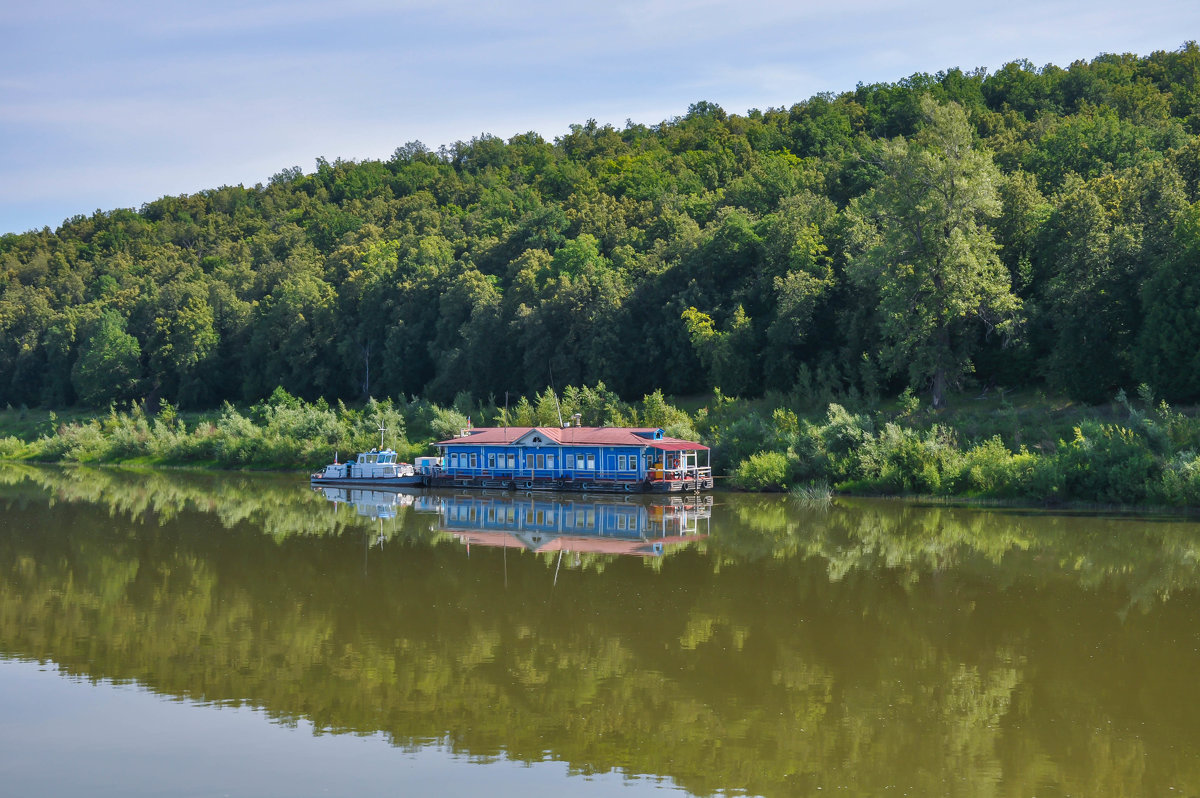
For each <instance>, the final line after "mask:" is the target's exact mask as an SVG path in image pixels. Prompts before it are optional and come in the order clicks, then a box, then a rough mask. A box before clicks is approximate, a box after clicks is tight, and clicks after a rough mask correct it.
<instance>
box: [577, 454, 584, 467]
mask: <svg viewBox="0 0 1200 798" xmlns="http://www.w3.org/2000/svg"><path fill="white" fill-rule="evenodd" d="M575 467H576V468H578V469H583V468H584V465H583V455H581V454H580V455H576V457H575Z"/></svg>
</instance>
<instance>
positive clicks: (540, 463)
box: [537, 454, 546, 468]
mask: <svg viewBox="0 0 1200 798" xmlns="http://www.w3.org/2000/svg"><path fill="white" fill-rule="evenodd" d="M537 467H538V468H545V467H546V455H544V454H539V455H538V456H537Z"/></svg>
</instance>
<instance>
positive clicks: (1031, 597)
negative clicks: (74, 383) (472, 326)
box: [0, 467, 1200, 796]
mask: <svg viewBox="0 0 1200 798" xmlns="http://www.w3.org/2000/svg"><path fill="white" fill-rule="evenodd" d="M0 483H2V484H3V485H4V487H3V488H0V512H2V513H3V518H4V519H5V526H4V532H3V534H0V656H2V657H7V658H19V659H32V660H42V661H45V660H51V661H54V662H56V663H58V664H59V665H60V667H62V668H63V669H65V670H66V671H68V672H69V673H74V674H78V675H80V676H83V677H86V678H88V679H111V680H116V681H135V682H137V683H138V684H141V685H144V686H146V687H147V688H149V689H151V690H154V691H156V692H158V693H160V694H162V695H165V696H169V697H186V698H190V699H194V700H197V701H208V702H212V703H214V704H217V705H228V704H249V705H252V706H255V707H259V708H261V709H262V710H263V711H264V712H265V713H267V714H268V715H269V716H270V717H272V718H275V719H277V720H279V721H280V722H284V723H295V722H297V721H300V720H306V721H310V722H311V723H312V724H313V725H314V726H315V727H316V728H317V729H321V730H325V731H332V732H354V733H360V734H370V733H375V732H379V733H382V734H384V735H385V736H386V737H387V738H388V739H389V740H390V741H391V742H392V743H394V744H395V745H399V746H403V747H406V748H421V747H424V746H430V745H438V746H442V747H444V748H445V749H446V750H450V751H453V752H455V753H459V754H463V755H467V756H469V757H471V758H473V759H487V758H489V757H500V756H502V757H507V758H510V759H514V760H517V761H539V760H544V759H557V760H561V761H564V762H567V763H568V764H569V765H570V767H571V768H572V771H573V772H576V773H584V774H586V773H594V772H607V771H612V770H616V771H620V772H625V773H635V774H651V775H658V776H663V777H666V778H669V779H672V780H673V781H675V782H676V783H678V784H681V785H683V786H684V787H686V788H687V789H688V790H690V791H692V792H694V793H696V794H711V793H713V792H715V791H720V790H746V791H749V792H752V793H758V794H764V795H771V796H784V795H797V794H808V793H812V792H815V791H816V790H817V788H822V789H823V790H835V789H839V790H841V791H842V792H843V793H848V794H852V795H879V794H887V793H892V792H894V793H897V794H901V793H904V792H908V793H909V794H920V795H992V794H1013V795H1033V794H1037V795H1052V794H1074V795H1134V796H1136V795H1168V794H1183V795H1188V794H1200V761H1198V758H1197V757H1195V756H1194V752H1195V751H1196V750H1197V749H1200V718H1198V716H1197V713H1195V711H1194V707H1195V706H1196V705H1197V703H1198V702H1200V680H1197V679H1196V673H1198V672H1200V632H1198V630H1197V624H1196V622H1195V619H1196V618H1197V617H1200V590H1198V588H1200V579H1198V573H1200V556H1198V555H1200V532H1198V529H1197V526H1196V524H1194V523H1191V522H1187V521H1182V520H1179V519H1158V520H1153V521H1144V520H1137V519H1122V518H1106V517H1091V516H1055V515H1041V514H1026V513H1020V514H1018V513H995V512H975V511H969V510H962V509H953V508H945V507H935V508H921V507H915V506H912V505H906V504H900V503H892V502H842V503H840V505H839V506H835V507H833V508H832V509H829V510H827V511H824V512H816V511H810V510H806V509H804V508H800V507H796V506H795V505H793V504H791V503H789V502H788V500H787V499H786V498H785V497H757V496H730V495H719V496H718V497H717V498H716V501H715V503H714V504H712V505H711V506H707V505H705V506H700V507H692V508H691V509H689V508H687V507H686V506H681V507H679V508H675V507H674V506H669V505H668V506H663V509H662V510H661V512H660V516H661V518H660V519H656V517H655V513H656V512H658V511H655V510H654V505H650V504H642V503H637V502H634V503H620V502H616V503H607V502H603V501H600V502H591V501H590V500H587V499H583V498H575V499H568V500H567V501H566V502H565V503H564V502H558V501H554V500H551V499H549V498H546V499H543V497H520V496H484V495H474V496H464V497H456V496H439V495H437V494H406V495H397V496H395V497H362V500H361V501H359V502H358V503H356V502H354V501H353V499H352V497H351V496H349V495H347V496H346V497H345V500H340V499H339V500H338V501H336V502H334V501H329V500H328V497H326V496H324V495H320V494H315V493H312V492H311V491H308V490H307V488H303V489H301V488H299V487H298V486H297V484H296V480H295V479H293V478H288V477H284V478H274V477H268V478H257V477H244V476H229V475H203V476H199V477H192V476H189V475H182V474H165V475H164V474H163V473H162V472H153V473H146V474H129V473H124V472H116V471H113V472H110V471H107V470H104V471H99V472H89V471H87V470H83V469H66V470H58V469H50V470H43V469H26V468H23V467H22V468H18V469H11V468H0ZM346 500H349V501H350V503H349V505H347V503H346ZM547 502H548V503H547ZM572 502H573V503H574V505H572ZM569 506H573V507H574V509H573V510H572V511H571V512H573V513H574V516H573V517H574V518H575V519H577V520H579V519H582V520H580V521H579V523H583V524H586V523H587V519H588V518H589V516H588V511H589V509H590V511H591V519H592V521H591V523H592V526H590V527H588V529H590V530H593V531H594V532H595V534H588V535H579V536H578V537H580V538H583V539H586V540H601V541H602V540H620V539H621V538H620V536H619V535H617V534H616V532H619V531H620V522H619V521H618V520H617V519H618V518H620V517H621V516H622V514H624V517H625V519H626V520H625V527H626V528H625V532H626V533H629V526H630V521H631V520H632V521H633V525H634V529H635V531H636V532H637V534H635V535H628V534H627V538H628V539H630V540H634V539H636V540H638V541H645V542H647V543H651V542H653V541H655V540H667V539H669V538H671V537H672V536H673V537H683V538H695V539H694V540H693V541H692V542H690V543H688V544H687V545H686V546H677V547H670V546H667V547H664V550H663V554H664V555H666V556H656V557H644V556H639V557H622V556H617V555H609V554H603V555H593V554H584V555H583V561H584V562H585V563H586V562H589V561H594V562H597V563H601V564H602V565H603V567H599V566H597V567H584V568H580V569H578V570H577V571H575V572H574V573H573V574H572V575H571V578H569V579H562V578H557V577H558V574H557V573H555V578H551V571H552V570H553V569H554V568H555V563H556V561H558V560H559V554H558V551H557V550H554V549H546V548H545V547H542V548H530V547H528V546H523V547H522V548H519V549H518V548H516V546H515V544H513V545H511V546H508V547H505V546H503V545H502V546H500V547H498V548H492V547H486V546H481V545H478V544H475V545H472V546H471V550H470V556H469V557H468V556H467V552H466V551H465V549H466V547H465V546H464V545H463V542H462V541H461V539H460V538H459V537H456V536H457V535H467V536H478V535H488V534H496V535H500V536H503V539H504V540H515V539H516V537H515V536H516V535H517V533H520V534H523V535H526V539H529V535H531V534H533V533H534V532H535V531H541V532H543V533H544V534H545V535H546V536H547V537H551V536H558V537H557V538H556V539H558V540H561V539H562V538H563V537H569V536H568V535H567V534H566V532H567V531H568V527H567V526H566V519H567V515H568V510H567V509H566V508H567V507H569ZM372 507H373V508H376V509H374V510H370V509H368V508H372ZM380 508H382V509H380ZM464 508H465V509H464ZM510 508H511V509H512V516H513V519H512V523H514V524H515V523H517V520H518V518H520V519H521V523H523V522H524V519H526V518H527V517H528V513H529V512H530V511H532V512H533V522H532V528H520V529H517V528H510V527H508V526H507V525H508V524H509V523H510V522H509V510H510ZM539 508H541V512H542V519H541V522H540V524H541V526H539V521H538V512H539ZM472 510H474V519H475V520H474V522H472V520H471V515H472ZM489 511H494V512H492V513H491V517H492V518H494V519H495V520H494V521H488V518H489ZM550 512H553V515H554V520H553V522H551V521H550V520H549V513H550ZM464 514H465V519H464V518H463V516H464ZM601 516H603V517H604V518H605V519H611V522H610V520H604V521H603V522H601V520H600V517H601ZM501 517H503V519H504V520H503V522H501V521H500V518H501ZM481 518H482V519H483V520H482V521H481V520H480V519H481ZM487 524H492V525H493V526H486V525H487ZM501 524H503V526H502V525H501ZM551 524H553V526H552V527H551V526H550V525H551ZM691 524H694V526H689V525H691ZM543 527H545V528H544V529H543ZM614 527H615V529H614ZM680 528H683V529H684V530H685V531H686V534H683V535H679V534H678V530H679V529H680ZM380 530H383V531H385V532H386V537H387V540H388V541H389V545H387V546H386V547H384V548H382V549H380V548H378V547H376V548H373V549H371V550H370V567H369V568H364V567H363V556H364V553H363V540H364V537H366V536H369V535H372V534H377V533H379V531H380ZM570 531H572V532H574V531H577V530H570ZM609 531H611V532H612V534H607V535H606V534H604V533H606V532H609ZM704 535H707V537H704ZM371 539H372V540H373V539H374V538H371ZM546 542H550V541H546ZM393 544H395V545H393ZM558 545H560V546H561V545H562V544H558ZM639 545H640V544H639ZM589 557H591V558H592V560H589V559H588V558H589ZM573 559H574V558H570V559H569V560H568V562H566V563H564V564H563V567H564V568H566V567H568V565H569V564H570V561H571V560H573ZM97 733H101V734H102V733H103V730H100V731H98V732H97ZM464 766H465V765H464Z"/></svg>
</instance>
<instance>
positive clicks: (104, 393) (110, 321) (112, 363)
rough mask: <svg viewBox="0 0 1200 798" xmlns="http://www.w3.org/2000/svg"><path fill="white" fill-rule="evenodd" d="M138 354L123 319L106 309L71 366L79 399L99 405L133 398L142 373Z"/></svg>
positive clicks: (139, 350) (139, 354) (134, 342)
mask: <svg viewBox="0 0 1200 798" xmlns="http://www.w3.org/2000/svg"><path fill="white" fill-rule="evenodd" d="M141 358H142V348H141V346H140V345H139V344H138V341H137V339H136V338H134V337H133V336H132V335H130V334H129V333H127V332H125V319H123V318H122V317H121V315H120V314H119V313H117V312H116V311H111V310H109V311H105V312H104V314H103V315H101V316H100V318H99V319H98V320H97V321H96V323H95V326H94V328H93V330H92V333H91V335H89V336H87V338H86V340H85V341H84V342H83V345H82V346H81V347H80V350H79V360H77V361H75V366H74V368H72V369H71V382H72V384H73V385H74V386H75V392H76V393H77V394H78V395H79V399H80V401H82V402H83V403H84V404H87V405H90V406H92V407H102V406H104V405H106V404H108V403H109V402H121V401H127V400H129V399H132V398H134V396H136V395H137V389H138V384H139V381H140V379H141V376H142V367H141Z"/></svg>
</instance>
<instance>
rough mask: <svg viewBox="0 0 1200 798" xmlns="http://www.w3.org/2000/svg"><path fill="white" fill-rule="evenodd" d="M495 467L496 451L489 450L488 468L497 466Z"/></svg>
mask: <svg viewBox="0 0 1200 798" xmlns="http://www.w3.org/2000/svg"><path fill="white" fill-rule="evenodd" d="M495 467H496V454H495V453H494V452H488V468H495Z"/></svg>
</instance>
